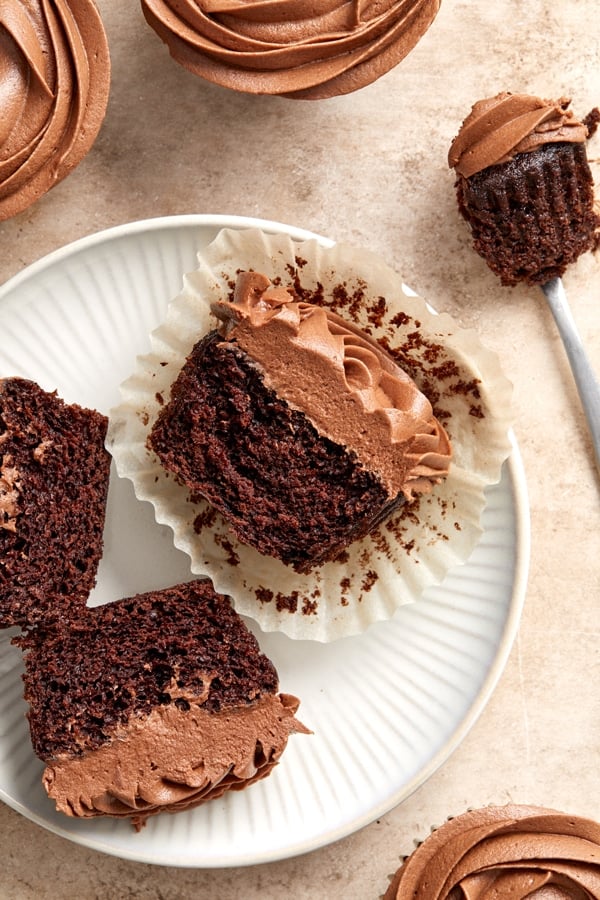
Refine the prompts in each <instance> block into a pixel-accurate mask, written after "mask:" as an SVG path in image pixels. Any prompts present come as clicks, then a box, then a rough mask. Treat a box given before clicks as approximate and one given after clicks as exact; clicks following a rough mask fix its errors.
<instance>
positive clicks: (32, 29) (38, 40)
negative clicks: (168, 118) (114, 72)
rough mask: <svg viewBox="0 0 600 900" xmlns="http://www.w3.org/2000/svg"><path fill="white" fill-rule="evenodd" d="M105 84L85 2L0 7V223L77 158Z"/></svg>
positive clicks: (94, 15) (36, 0) (98, 37)
mask: <svg viewBox="0 0 600 900" xmlns="http://www.w3.org/2000/svg"><path fill="white" fill-rule="evenodd" d="M109 84H110V59H109V53H108V44H107V40H106V34H105V32H104V28H103V25H102V21H101V19H100V15H99V13H98V11H97V9H96V6H95V5H94V3H93V2H92V0H55V2H52V3H51V2H49V0H4V2H3V3H1V4H0V220H1V219H7V218H9V217H10V216H14V215H16V214H17V213H19V212H21V211H22V210H24V209H26V208H27V207H28V206H30V205H31V204H32V203H34V202H35V201H36V200H37V199H38V198H39V197H41V196H42V195H43V194H44V193H46V191H48V190H49V189H50V188H51V187H53V186H54V185H55V184H57V183H58V182H59V181H61V180H62V179H63V178H64V177H65V176H66V175H68V174H69V172H70V171H71V170H72V169H73V168H74V167H75V166H76V165H77V164H78V163H79V162H80V161H81V160H82V159H83V157H84V156H85V155H86V153H87V152H88V150H89V149H90V147H91V146H92V144H93V142H94V140H95V138H96V136H97V134H98V131H99V129H100V125H101V124H102V121H103V119H104V114H105V111H106V105H107V102H108V93H109Z"/></svg>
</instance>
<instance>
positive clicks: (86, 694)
mask: <svg viewBox="0 0 600 900" xmlns="http://www.w3.org/2000/svg"><path fill="white" fill-rule="evenodd" d="M15 642H16V643H18V644H19V645H20V646H21V647H22V648H23V649H24V651H25V674H24V682H25V699H26V700H27V701H28V703H29V713H28V717H29V725H30V732H31V740H32V744H33V748H34V750H35V752H36V754H37V755H38V756H39V757H40V759H42V760H43V761H44V762H45V764H46V768H45V771H44V774H43V784H44V787H45V789H46V791H47V793H48V796H49V797H50V798H51V799H53V800H54V801H55V803H56V807H57V809H58V810H59V811H60V812H62V813H65V814H66V815H68V816H74V817H77V818H91V817H96V816H113V817H117V818H126V819H130V820H131V821H132V822H133V824H134V825H135V826H136V827H137V828H139V827H141V825H143V824H144V822H145V820H146V819H147V817H148V816H150V815H155V814H156V813H159V812H164V811H166V812H178V811H180V810H184V809H189V808H191V807H194V806H197V805H199V804H200V803H205V802H207V801H208V800H212V799H215V798H216V797H220V796H222V795H223V794H224V793H225V792H226V791H231V790H236V791H239V790H242V789H243V788H246V787H248V786H249V785H250V784H253V783H254V782H256V781H259V780H260V779H262V778H265V777H266V776H267V775H269V774H270V773H271V771H272V770H273V768H274V766H275V765H276V764H277V762H278V761H279V759H280V757H281V754H282V753H283V750H284V748H285V746H286V744H287V740H288V737H289V735H290V734H291V733H293V732H304V733H307V729H306V728H305V727H304V726H303V725H301V724H300V722H298V721H297V720H296V719H295V717H294V713H295V711H296V709H297V707H298V700H296V698H295V697H292V696H290V695H287V694H279V693H278V676H277V672H276V670H275V667H274V666H273V664H272V662H271V661H270V660H269V659H268V658H267V657H266V656H265V655H264V654H262V653H261V652H260V648H259V646H258V643H257V641H256V638H255V637H254V636H253V635H252V634H251V633H250V632H249V631H248V629H247V628H246V626H245V624H244V622H243V621H242V619H241V618H240V617H239V616H238V615H237V614H236V613H235V612H234V610H233V609H232V607H231V604H230V602H229V600H228V598H227V597H223V596H220V595H218V594H216V593H215V591H214V590H213V588H212V585H211V584H210V582H209V581H206V580H205V581H194V582H190V583H187V584H181V585H176V586H174V587H170V588H165V589H163V590H160V591H152V592H148V593H145V594H138V595H137V596H135V597H129V598H126V599H123V600H117V601H115V602H114V603H107V604H105V605H103V606H97V607H94V608H92V609H87V610H85V611H84V612H83V613H79V614H77V615H74V616H72V617H70V618H69V617H68V616H63V617H62V618H61V619H56V620H54V621H52V622H50V623H49V624H47V625H46V624H40V625H38V626H37V627H36V628H34V629H32V630H31V631H30V632H29V633H28V634H26V635H24V636H22V637H20V638H17V639H15Z"/></svg>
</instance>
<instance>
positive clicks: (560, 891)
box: [384, 804, 600, 900]
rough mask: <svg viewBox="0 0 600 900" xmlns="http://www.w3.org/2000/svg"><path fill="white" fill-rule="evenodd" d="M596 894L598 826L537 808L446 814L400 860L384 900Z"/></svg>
mask: <svg viewBox="0 0 600 900" xmlns="http://www.w3.org/2000/svg"><path fill="white" fill-rule="evenodd" d="M599 896H600V824H599V823H598V822H595V821H592V820H591V819H585V818H583V817H582V816H574V815H570V814H568V813H563V812H558V811H557V810H554V809H545V808H543V807H537V806H525V805H518V804H511V805H509V806H488V807H485V808H484V809H475V810H471V811H469V812H466V813H463V814H462V815H460V816H456V817H455V818H450V819H448V820H447V821H446V822H445V823H444V824H443V825H442V826H441V827H440V828H437V829H435V830H434V831H433V832H432V834H431V835H430V836H429V837H428V838H427V839H426V840H424V841H423V842H422V843H420V844H419V845H418V846H417V849H416V850H415V851H414V852H413V853H412V854H411V855H410V856H409V857H408V858H407V859H406V860H405V862H404V863H403V864H402V866H400V868H399V869H398V871H397V872H396V874H395V875H394V876H393V878H392V880H391V883H390V885H389V887H388V889H387V891H386V893H385V895H384V900H462V898H488V897H489V898H490V900H491V898H504V897H505V898H509V897H510V898H514V900H525V898H531V900H533V898H539V900H543V898H544V900H545V898H547V900H584V898H586V900H587V898H589V900H592V898H596V897H599Z"/></svg>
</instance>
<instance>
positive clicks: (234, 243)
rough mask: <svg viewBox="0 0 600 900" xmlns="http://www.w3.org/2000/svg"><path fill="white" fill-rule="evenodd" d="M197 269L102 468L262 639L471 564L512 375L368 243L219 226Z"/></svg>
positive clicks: (347, 628) (496, 467) (337, 630)
mask: <svg viewBox="0 0 600 900" xmlns="http://www.w3.org/2000/svg"><path fill="white" fill-rule="evenodd" d="M198 261H199V266H198V269H197V270H195V271H193V272H190V273H188V274H187V275H186V276H185V279H184V287H183V290H182V292H181V293H180V294H179V295H178V296H177V297H176V298H174V299H173V300H172V302H171V303H170V304H169V306H168V309H167V312H166V316H165V319H164V321H163V323H162V324H161V325H160V326H159V328H158V329H157V330H156V331H155V332H154V333H153V334H152V335H151V338H150V352H149V353H148V354H147V355H145V356H143V357H141V358H139V359H138V362H137V365H136V370H135V371H134V372H133V373H132V375H131V377H130V378H128V379H127V381H126V382H124V383H123V385H122V386H121V394H122V401H121V403H120V404H119V406H118V407H116V408H115V409H113V410H112V411H111V414H110V425H109V433H108V446H109V447H110V450H111V452H112V455H113V458H114V460H115V464H116V466H117V471H118V472H119V474H120V475H122V476H125V477H128V478H130V479H131V480H132V482H133V485H134V489H135V492H136V495H137V497H138V498H139V499H142V500H148V501H150V502H151V503H152V505H153V507H154V510H155V515H156V518H157V521H158V522H160V523H162V524H166V525H168V526H169V527H170V528H171V529H172V531H173V538H174V541H175V544H176V546H177V547H178V548H179V549H181V550H184V551H185V552H186V553H188V555H189V556H190V561H191V566H192V571H193V572H194V573H196V574H199V575H205V576H208V577H210V578H211V579H212V581H213V583H214V585H215V588H216V589H217V590H218V591H219V592H221V593H224V594H227V595H228V596H231V597H232V598H233V602H234V604H235V608H236V610H237V611H238V612H240V613H242V614H243V615H249V616H251V617H252V618H254V619H255V620H256V621H257V622H258V623H259V625H260V627H261V628H262V629H263V630H264V631H275V630H282V631H284V632H285V633H286V634H288V635H290V636H292V637H294V638H296V639H313V640H324V641H330V640H335V639H337V638H339V637H343V636H346V635H348V634H357V633H360V632H361V631H364V630H365V628H367V627H368V626H369V625H370V624H371V623H373V622H377V621H381V620H382V619H387V618H389V617H390V616H391V615H393V614H394V612H395V610H396V609H397V608H398V606H399V605H402V604H403V603H407V602H410V601H413V600H416V599H418V598H419V597H420V596H421V594H422V592H423V590H424V589H425V587H426V586H427V585H429V584H432V583H437V582H438V581H439V580H441V579H442V578H443V577H444V576H445V574H446V573H447V572H448V569H449V568H450V567H451V566H452V565H455V564H458V563H462V562H464V561H465V560H466V559H467V558H468V556H469V555H470V553H471V551H472V549H473V547H474V546H475V544H476V542H477V540H478V539H479V536H480V534H481V530H480V515H481V512H482V510H483V508H484V506H485V502H486V499H485V493H484V486H485V485H487V484H491V483H494V482H495V481H497V479H498V477H499V474H500V466H501V464H502V461H503V460H504V459H505V458H506V455H507V454H508V453H509V452H510V450H509V448H510V442H509V440H508V423H509V421H510V415H511V413H510V399H509V398H510V385H509V383H508V382H507V381H506V379H505V378H504V376H503V375H502V374H501V371H500V368H499V365H498V360H497V358H496V357H495V356H494V355H493V354H490V353H489V352H487V351H485V350H484V348H483V347H482V346H481V344H480V342H479V341H478V339H477V337H476V335H475V334H474V333H473V332H465V331H463V330H461V329H459V328H457V327H456V325H455V323H453V322H452V321H451V319H450V317H448V316H445V315H443V314H435V313H433V312H432V311H431V309H430V308H428V306H427V304H426V303H425V301H423V300H422V299H420V298H417V297H415V296H414V295H412V296H407V292H406V291H405V290H404V289H403V283H402V279H401V277H400V276H399V275H398V273H396V272H394V271H393V270H391V269H390V268H389V267H388V266H386V265H385V263H384V262H383V261H382V260H381V259H380V258H379V257H377V256H375V255H374V254H371V253H369V252H368V251H365V250H362V249H360V248H356V247H350V246H345V245H343V244H336V245H335V246H325V245H324V244H323V243H322V242H319V241H316V240H314V239H309V240H303V241H299V242H296V241H294V240H292V239H291V238H290V237H289V236H287V235H285V234H283V233H282V234H275V233H273V234H269V233H267V232H265V231H262V230H260V229H254V228H252V229H241V230H236V229H224V230H223V231H221V232H220V233H219V234H218V235H217V237H216V238H215V240H214V241H213V242H212V243H211V244H210V245H209V246H208V247H205V248H204V249H203V250H202V252H201V253H200V254H199V257H198ZM240 272H245V273H248V274H247V275H245V276H244V279H242V282H241V283H240V285H239V286H238V288H237V290H238V295H239V296H237V297H236V294H235V291H236V282H237V281H238V277H239V275H240ZM257 273H264V276H263V278H262V279H260V278H259V275H258V274H257ZM244 280H246V282H247V281H250V283H251V286H252V284H254V286H253V287H252V289H251V290H250V294H249V295H248V293H247V291H246V288H247V287H248V284H247V283H246V287H244V286H243V281H244ZM253 280H255V281H256V282H259V281H260V282H261V284H262V287H261V286H260V285H258V287H259V289H258V290H256V291H255V288H256V287H257V284H255V283H254V281H253ZM269 282H270V285H269ZM400 370H401V371H400ZM198 376H199V377H198ZM354 394H356V396H353V395H354ZM188 400H190V401H191V402H189V404H188ZM392 400H393V402H392ZM188 407H189V408H188ZM395 438H398V440H397V441H396V442H395V440H394V439H395ZM267 439H268V440H267ZM448 439H449V443H450V445H451V447H452V461H451V464H450V465H449V466H448V462H449V453H448V451H449V447H448ZM197 441H198V448H196V442H197ZM266 441H267V442H266ZM196 449H198V455H199V456H200V457H201V459H200V460H199V462H200V466H198V467H197V465H196V464H197V463H198V460H194V459H193V457H194V455H195V454H196ZM159 456H160V457H162V460H163V461H161V458H159ZM194 469H196V471H197V472H198V473H199V474H200V475H201V477H200V478H198V479H194V478H193V477H190V476H191V474H192V471H193V470H194ZM446 469H448V471H447V473H446ZM221 473H223V474H221ZM207 498H208V499H207ZM230 503H231V504H233V506H230V505H229V504H230ZM234 519H235V520H236V521H235V522H234ZM234 525H235V528H234V527H233V526H234ZM288 526H289V527H288ZM252 529H253V533H252ZM361 534H362V535H363V536H362V537H361ZM238 535H239V536H238ZM286 539H288V540H289V541H290V543H292V544H294V545H295V546H294V547H293V554H292V555H290V556H287V553H288V550H289V549H290V548H289V547H286V546H285V542H286ZM343 548H344V549H343ZM272 551H273V552H272ZM284 553H285V554H286V556H284ZM321 553H322V554H323V557H324V559H325V560H327V561H323V559H322V558H321V561H319V559H320V556H319V554H321ZM283 559H286V561H285V562H284V561H283Z"/></svg>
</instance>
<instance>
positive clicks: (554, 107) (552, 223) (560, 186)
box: [448, 93, 600, 285]
mask: <svg viewBox="0 0 600 900" xmlns="http://www.w3.org/2000/svg"><path fill="white" fill-rule="evenodd" d="M569 103H570V101H569V100H566V99H564V98H561V99H560V100H557V101H552V100H541V99H539V98H537V97H530V96H528V95H524V94H510V93H502V94H498V95H497V96H496V97H493V98H491V99H489V100H481V101H479V102H477V103H476V104H475V105H474V106H473V109H472V110H471V113H470V115H469V116H468V117H467V118H466V119H465V121H464V122H463V124H462V126H461V129H460V131H459V133H458V135H457V137H456V138H455V140H454V141H453V143H452V146H451V148H450V152H449V156H448V161H449V165H450V166H451V167H453V168H454V169H455V170H456V173H457V180H456V194H457V201H458V208H459V211H460V213H461V215H462V216H463V218H464V219H465V220H466V221H467V222H468V223H469V226H470V228H471V232H472V236H473V246H474V248H475V250H476V251H477V253H479V254H480V256H482V257H483V259H484V260H485V261H486V263H487V264H488V266H489V267H490V269H491V270H492V271H493V272H494V273H495V274H496V275H498V276H499V277H500V279H501V281H502V283H503V284H505V285H515V284H517V283H518V282H526V283H528V284H532V285H534V284H544V283H546V282H548V281H550V280H551V279H552V278H554V277H557V276H560V275H562V274H563V273H564V272H565V270H566V268H567V266H569V265H570V264H571V263H573V262H575V260H576V259H578V258H579V256H581V254H582V253H585V252H586V251H588V250H593V249H595V248H596V247H597V245H598V240H599V233H598V229H599V227H600V217H599V216H598V215H597V213H596V211H595V210H594V185H593V180H592V175H591V172H590V167H589V164H588V160H587V153H586V144H585V142H586V140H587V138H589V137H590V136H591V135H592V134H593V132H594V131H595V130H596V127H597V124H598V119H599V118H600V113H599V112H598V110H597V109H596V110H592V112H591V113H590V115H589V116H588V117H587V118H586V119H584V120H583V121H579V120H577V119H576V118H575V117H574V115H573V113H572V112H571V110H569V109H568V107H569Z"/></svg>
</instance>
